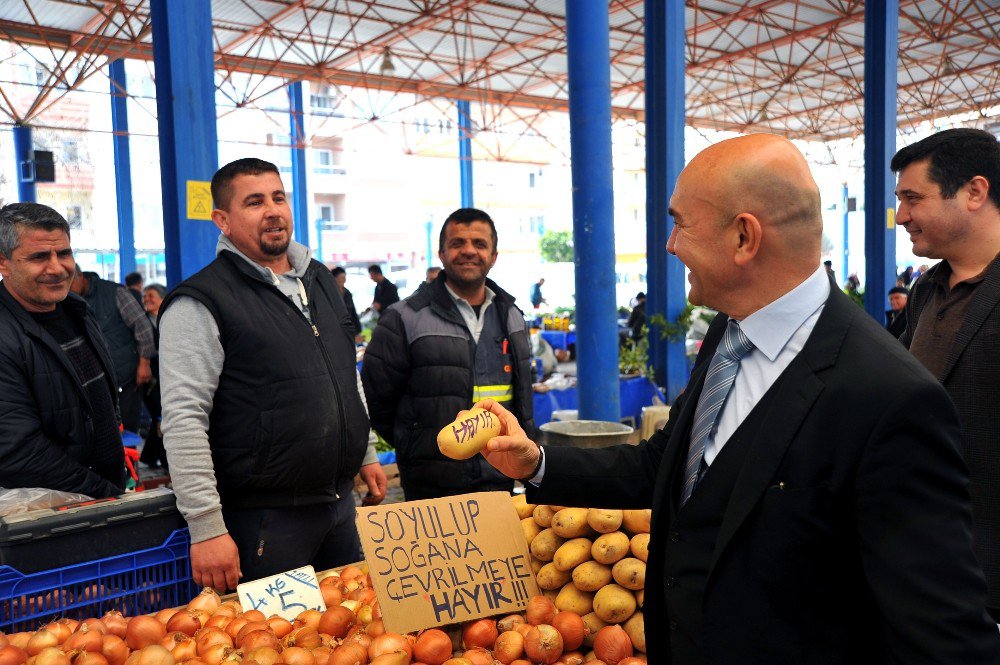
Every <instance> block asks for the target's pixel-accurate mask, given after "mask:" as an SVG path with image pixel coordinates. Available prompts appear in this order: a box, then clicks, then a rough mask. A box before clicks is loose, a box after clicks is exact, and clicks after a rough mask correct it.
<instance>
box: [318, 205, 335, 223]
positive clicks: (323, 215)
mask: <svg viewBox="0 0 1000 665" xmlns="http://www.w3.org/2000/svg"><path fill="white" fill-rule="evenodd" d="M319 218H320V220H321V221H324V222H332V221H333V206H320V207H319Z"/></svg>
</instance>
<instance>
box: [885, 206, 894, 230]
mask: <svg viewBox="0 0 1000 665" xmlns="http://www.w3.org/2000/svg"><path fill="white" fill-rule="evenodd" d="M885 228H887V229H889V230H890V231H891V230H893V229H894V228H896V209H895V208H886V209H885Z"/></svg>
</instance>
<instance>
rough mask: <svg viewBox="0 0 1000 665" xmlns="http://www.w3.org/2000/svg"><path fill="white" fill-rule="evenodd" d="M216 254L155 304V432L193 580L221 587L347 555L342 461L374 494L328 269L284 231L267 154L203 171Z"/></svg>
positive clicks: (352, 534)
mask: <svg viewBox="0 0 1000 665" xmlns="http://www.w3.org/2000/svg"><path fill="white" fill-rule="evenodd" d="M212 198H213V199H214V201H215V206H216V209H215V210H213V211H212V220H213V221H214V222H215V224H216V226H218V227H219V229H220V230H221V231H222V235H221V236H220V237H219V243H218V248H217V253H218V257H217V258H216V259H215V261H213V262H212V263H210V264H209V265H208V266H207V267H206V268H204V269H203V270H201V271H200V272H198V273H197V274H195V275H194V276H192V277H190V278H188V279H187V280H185V281H184V282H182V283H181V284H179V285H178V286H177V287H176V288H174V289H173V290H172V291H171V292H170V294H169V295H168V296H167V298H166V299H165V300H164V301H163V304H162V305H161V306H160V380H161V389H162V401H163V425H162V429H163V435H164V443H165V445H166V449H167V457H168V459H169V462H170V476H171V479H172V480H173V485H174V491H175V492H176V493H177V505H178V508H179V509H180V511H181V514H183V515H184V518H185V519H186V520H187V523H188V526H189V528H190V531H191V542H192V545H191V568H192V572H193V575H194V580H195V582H197V583H198V584H201V585H203V586H211V587H215V588H217V589H226V588H229V589H234V588H235V587H236V584H237V583H238V581H239V579H240V577H244V578H246V579H247V580H254V579H260V578H262V577H266V576H268V575H273V574H275V573H279V572H282V571H285V570H290V569H293V568H297V567H300V566H305V565H312V566H314V567H315V568H316V569H317V570H321V569H325V568H330V567H333V566H337V565H342V564H346V563H350V562H353V561H357V560H359V559H360V557H361V548H360V542H359V539H358V535H357V530H356V529H355V525H354V516H355V511H354V497H353V489H354V477H355V476H356V475H357V474H358V472H359V471H360V473H361V476H362V478H363V479H364V480H365V482H366V483H367V484H368V489H369V494H370V496H369V498H368V503H377V502H379V501H381V500H382V499H383V498H384V497H385V484H386V479H385V473H384V472H383V471H382V467H381V466H380V465H379V463H378V458H377V456H376V455H375V451H374V448H372V447H371V446H370V445H368V441H369V426H368V417H367V415H366V413H365V405H364V401H363V394H362V390H361V381H360V377H359V376H358V372H357V367H356V364H355V356H354V334H353V329H352V327H351V321H350V316H349V315H348V312H347V309H346V308H345V307H344V301H343V298H341V296H340V292H339V291H338V289H337V284H336V281H335V280H334V278H333V275H331V274H330V271H329V270H327V269H326V268H325V267H324V266H323V265H322V264H321V263H319V262H318V261H315V260H313V259H311V258H310V253H309V248H308V247H305V246H303V245H300V244H298V243H295V242H292V241H291V234H292V228H293V225H292V214H291V210H290V209H289V206H288V199H287V197H286V196H285V190H284V186H283V185H282V183H281V178H280V176H279V175H278V169H277V167H275V166H274V165H273V164H271V163H269V162H265V161H261V160H259V159H240V160H237V161H235V162H232V163H230V164H227V165H226V166H224V167H222V168H221V169H219V170H218V171H217V172H216V174H215V176H214V177H213V178H212Z"/></svg>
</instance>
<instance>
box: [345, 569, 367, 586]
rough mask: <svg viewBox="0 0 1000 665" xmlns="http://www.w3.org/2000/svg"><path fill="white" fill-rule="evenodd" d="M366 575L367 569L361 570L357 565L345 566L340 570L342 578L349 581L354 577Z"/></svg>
mask: <svg viewBox="0 0 1000 665" xmlns="http://www.w3.org/2000/svg"><path fill="white" fill-rule="evenodd" d="M364 577H365V571H363V570H361V569H360V568H358V567H357V566H344V567H343V569H341V571H340V579H342V580H343V581H345V582H349V581H351V580H353V579H357V578H362V579H364Z"/></svg>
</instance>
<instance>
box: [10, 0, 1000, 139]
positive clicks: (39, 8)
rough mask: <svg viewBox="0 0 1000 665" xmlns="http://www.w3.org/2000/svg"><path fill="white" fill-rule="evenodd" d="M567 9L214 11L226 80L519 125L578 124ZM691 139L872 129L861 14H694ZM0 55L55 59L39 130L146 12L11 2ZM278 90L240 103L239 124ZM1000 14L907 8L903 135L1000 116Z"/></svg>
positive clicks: (621, 12) (985, 0)
mask: <svg viewBox="0 0 1000 665" xmlns="http://www.w3.org/2000/svg"><path fill="white" fill-rule="evenodd" d="M566 1H567V0H213V1H212V22H213V26H214V42H215V43H214V53H215V58H216V63H217V67H218V69H219V70H220V71H221V72H223V74H222V75H221V76H220V81H221V82H222V83H220V86H221V85H223V84H224V83H225V82H226V79H227V76H226V73H230V72H240V73H247V74H251V75H253V76H255V77H260V79H261V80H264V79H265V77H266V78H268V79H269V78H270V77H277V78H278V79H280V80H283V81H286V82H287V81H300V80H310V81H316V82H322V83H325V84H328V85H331V86H359V87H366V88H374V89H380V90H389V91H402V92H408V93H414V94H417V95H419V96H422V97H427V98H435V97H445V98H452V99H458V100H468V101H474V102H478V103H482V104H489V105H499V106H506V107H517V108H520V109H529V110H530V109H537V110H553V109H564V108H566V106H567V89H568V86H567V59H566V29H565V28H566V26H565V23H566V16H565V3H566ZM643 12H644V2H643V0H611V2H610V13H611V21H610V23H611V33H610V54H609V55H610V62H611V85H612V108H613V112H614V114H615V116H616V117H620V118H634V119H639V120H641V119H642V118H643V104H644V80H643V74H644V69H643V63H644V57H645V50H644V44H643ZM685 23H686V35H687V40H686V41H687V49H686V50H687V58H686V59H687V63H686V69H687V84H686V85H687V122H688V124H690V125H693V126H696V127H702V128H711V129H720V130H731V131H738V132H750V131H768V132H775V133H780V134H784V135H786V136H788V137H790V138H802V139H812V140H820V141H823V140H830V139H836V138H843V137H851V136H857V135H860V134H861V133H862V130H863V127H862V124H863V115H862V105H863V95H862V77H863V72H864V47H863V44H864V2H862V1H861V0H745V1H742V2H741V1H737V0H688V1H687V2H686V18H685ZM0 39H5V40H9V41H13V42H15V43H17V44H21V45H35V46H42V47H44V48H46V49H51V51H52V53H53V56H54V59H55V61H56V63H57V64H56V66H55V67H49V66H48V65H47V64H46V72H45V74H46V75H45V76H43V77H41V78H42V79H43V80H40V81H39V82H38V83H39V94H38V97H37V99H36V100H34V103H32V104H29V105H27V106H24V105H23V104H16V103H14V102H13V101H12V100H11V99H7V98H6V96H0V112H2V113H4V114H6V115H7V116H9V119H10V121H13V122H30V120H31V119H32V117H34V116H35V115H37V114H38V113H40V112H41V111H44V110H45V108H47V107H48V106H50V105H51V104H52V103H53V102H54V101H55V100H56V99H58V97H59V95H60V94H61V92H62V91H65V90H69V89H73V88H74V87H75V86H77V85H79V83H80V82H81V81H83V80H85V79H86V78H87V77H89V76H91V75H93V74H94V73H96V72H97V71H102V70H104V68H105V67H106V64H107V62H108V61H109V60H112V59H116V58H120V57H128V58H138V59H147V60H151V59H152V57H153V48H152V29H151V21H150V10H149V6H148V1H147V0H112V1H105V2H100V1H98V0H10V1H8V2H4V3H2V4H0ZM273 90H274V86H273V85H271V86H270V87H269V86H268V85H263V84H261V85H249V86H240V87H239V88H237V87H233V89H232V90H231V91H230V92H229V93H228V94H230V95H231V96H232V97H233V103H234V105H236V106H247V105H253V103H254V102H255V100H257V99H259V98H260V97H262V96H263V95H265V94H267V93H269V92H272V91H273ZM998 90H1000V5H998V4H997V3H996V2H994V0H900V16H899V72H898V97H899V106H898V108H899V125H900V127H901V128H902V129H904V130H905V129H906V128H907V127H908V126H912V125H916V124H918V123H920V122H922V121H925V120H928V119H933V118H936V117H944V116H949V115H953V114H956V113H961V112H967V111H973V112H980V113H982V112H983V110H984V109H985V108H988V107H990V106H993V105H996V104H998V103H1000V100H998V92H997V91H998Z"/></svg>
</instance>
